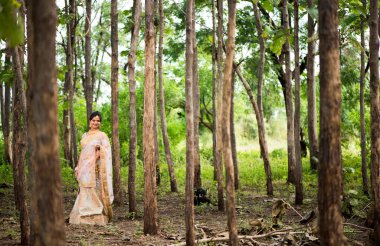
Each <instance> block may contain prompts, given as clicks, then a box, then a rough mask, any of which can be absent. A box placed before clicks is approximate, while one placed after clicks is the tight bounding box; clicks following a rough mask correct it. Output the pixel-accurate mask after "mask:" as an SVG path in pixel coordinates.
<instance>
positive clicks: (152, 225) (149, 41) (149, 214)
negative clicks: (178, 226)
mask: <svg viewBox="0 0 380 246" xmlns="http://www.w3.org/2000/svg"><path fill="white" fill-rule="evenodd" d="M145 27H146V29H145V83H144V129H143V149H144V234H151V235H156V234H157V233H158V211H157V210H158V209H157V187H156V165H157V163H156V157H155V144H154V127H155V124H154V114H155V105H154V104H155V98H154V95H155V90H156V88H155V84H156V83H155V78H154V67H155V66H154V62H155V35H156V32H155V30H154V1H153V0H145Z"/></svg>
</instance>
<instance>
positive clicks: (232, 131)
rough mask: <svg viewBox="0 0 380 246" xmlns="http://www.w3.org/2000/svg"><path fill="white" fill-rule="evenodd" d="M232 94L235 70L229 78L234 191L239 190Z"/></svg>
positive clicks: (233, 91)
mask: <svg viewBox="0 0 380 246" xmlns="http://www.w3.org/2000/svg"><path fill="white" fill-rule="evenodd" d="M234 94H235V70H233V71H232V77H231V112H230V116H231V120H230V131H231V153H232V163H233V166H234V187H235V190H237V189H239V167H238V159H237V150H236V136H235V122H234V121H235V117H234Z"/></svg>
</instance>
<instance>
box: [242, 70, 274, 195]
mask: <svg viewBox="0 0 380 246" xmlns="http://www.w3.org/2000/svg"><path fill="white" fill-rule="evenodd" d="M235 69H236V73H237V75H238V76H239V78H240V80H241V82H242V83H243V85H244V88H245V90H246V91H247V94H248V96H249V99H250V101H251V104H252V107H253V110H254V111H255V115H256V122H257V128H258V132H259V144H260V151H261V157H262V158H263V162H264V170H265V175H266V179H267V184H266V186H267V195H270V196H272V195H273V184H272V170H271V167H270V161H269V153H268V145H267V141H266V137H265V125H264V119H263V118H262V117H261V114H260V110H259V106H258V105H257V102H256V101H255V97H254V96H253V93H252V89H251V87H250V86H249V84H248V82H247V81H246V80H245V79H244V77H243V75H242V74H241V72H240V69H239V68H238V67H236V68H235Z"/></svg>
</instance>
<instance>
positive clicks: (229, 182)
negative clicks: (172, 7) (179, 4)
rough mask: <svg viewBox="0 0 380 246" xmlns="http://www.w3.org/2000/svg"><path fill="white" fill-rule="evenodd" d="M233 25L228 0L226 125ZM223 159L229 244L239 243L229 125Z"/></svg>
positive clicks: (224, 132) (232, 9)
mask: <svg viewBox="0 0 380 246" xmlns="http://www.w3.org/2000/svg"><path fill="white" fill-rule="evenodd" d="M235 27H236V0H229V1H228V25H227V54H226V62H225V66H224V87H223V101H224V105H223V109H222V113H223V116H222V118H221V120H222V122H224V124H226V125H227V126H229V125H230V121H231V115H230V114H231V94H232V93H231V84H232V81H231V80H232V71H233V61H234V55H235ZM222 139H223V160H224V166H225V169H226V194H227V221H228V223H227V224H228V231H229V244H230V245H239V238H238V233H237V226H236V210H235V189H234V183H235V182H234V166H233V160H232V152H231V132H230V128H229V127H224V128H223V130H222Z"/></svg>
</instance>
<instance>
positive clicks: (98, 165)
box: [70, 131, 114, 225]
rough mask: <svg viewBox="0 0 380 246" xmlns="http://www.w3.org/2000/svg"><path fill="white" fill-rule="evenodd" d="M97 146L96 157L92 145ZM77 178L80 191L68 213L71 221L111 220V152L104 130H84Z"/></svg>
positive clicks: (73, 222) (94, 222) (87, 222)
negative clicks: (97, 156)
mask: <svg viewBox="0 0 380 246" xmlns="http://www.w3.org/2000/svg"><path fill="white" fill-rule="evenodd" d="M96 146H100V158H99V159H98V160H96V156H95V148H96ZM81 147H82V152H81V154H80V157H79V161H78V166H77V168H76V170H77V171H78V175H77V180H78V183H79V189H80V190H79V194H78V196H77V198H76V201H75V204H74V207H73V210H72V211H71V213H70V224H96V225H105V224H106V223H107V222H108V221H110V220H111V219H112V207H111V204H112V202H113V198H114V196H113V190H112V153H111V145H110V142H109V139H108V137H107V135H106V134H105V133H103V132H100V131H99V132H97V133H95V134H91V135H90V134H88V133H85V134H84V135H83V137H82V140H81Z"/></svg>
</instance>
